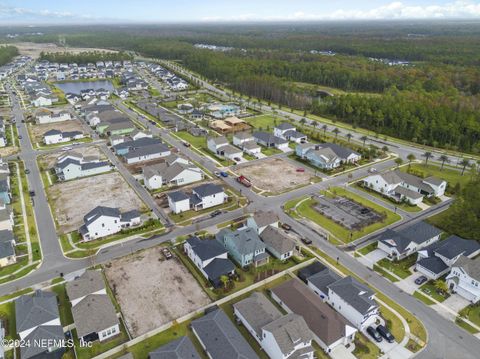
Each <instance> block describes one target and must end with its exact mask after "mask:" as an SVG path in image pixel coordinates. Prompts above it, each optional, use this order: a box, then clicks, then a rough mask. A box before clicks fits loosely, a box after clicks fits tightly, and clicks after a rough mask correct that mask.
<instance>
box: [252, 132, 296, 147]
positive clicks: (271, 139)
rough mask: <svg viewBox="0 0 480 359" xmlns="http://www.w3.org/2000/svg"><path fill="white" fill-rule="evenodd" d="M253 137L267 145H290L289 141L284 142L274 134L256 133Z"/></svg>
mask: <svg viewBox="0 0 480 359" xmlns="http://www.w3.org/2000/svg"><path fill="white" fill-rule="evenodd" d="M253 137H254V138H255V139H256V140H258V141H262V142H265V143H267V144H275V145H278V144H282V143H288V141H287V140H284V139H283V138H280V137H277V136H274V135H273V134H272V133H268V132H254V133H253Z"/></svg>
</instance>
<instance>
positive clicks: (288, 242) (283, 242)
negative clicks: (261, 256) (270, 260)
mask: <svg viewBox="0 0 480 359" xmlns="http://www.w3.org/2000/svg"><path fill="white" fill-rule="evenodd" d="M260 239H261V240H262V241H263V243H265V246H266V247H267V251H268V252H269V253H270V254H271V255H272V256H274V257H275V258H277V259H280V260H287V259H288V258H290V257H291V256H293V252H294V251H295V242H294V240H293V239H291V238H290V237H289V236H287V235H286V234H285V233H284V232H283V231H282V230H280V229H279V228H276V227H273V226H268V227H267V228H265V229H264V230H263V231H262V233H261V234H260Z"/></svg>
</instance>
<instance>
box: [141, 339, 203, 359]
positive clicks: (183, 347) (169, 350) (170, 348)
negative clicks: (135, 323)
mask: <svg viewBox="0 0 480 359" xmlns="http://www.w3.org/2000/svg"><path fill="white" fill-rule="evenodd" d="M148 358H149V359H200V355H199V354H198V352H197V350H196V349H195V347H194V345H193V343H192V341H191V340H190V338H189V337H181V338H178V339H177V340H174V341H171V342H170V343H167V344H165V345H163V346H161V347H160V348H158V349H156V350H154V351H153V352H151V353H150V354H148Z"/></svg>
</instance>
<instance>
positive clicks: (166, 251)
mask: <svg viewBox="0 0 480 359" xmlns="http://www.w3.org/2000/svg"><path fill="white" fill-rule="evenodd" d="M162 253H163V256H164V257H165V259H167V260H168V259H172V257H173V256H172V252H170V250H169V249H168V248H163V249H162Z"/></svg>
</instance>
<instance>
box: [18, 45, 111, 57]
mask: <svg viewBox="0 0 480 359" xmlns="http://www.w3.org/2000/svg"><path fill="white" fill-rule="evenodd" d="M14 45H15V46H16V47H17V48H18V51H19V52H20V54H21V55H27V56H32V57H39V56H40V53H41V52H42V51H44V52H65V51H67V52H69V53H74V54H78V53H80V52H86V51H104V52H116V51H113V50H107V49H95V48H82V47H78V48H68V49H65V48H64V47H60V46H57V45H56V44H49V43H44V44H41V43H38V44H37V43H34V42H18V43H15V44H14Z"/></svg>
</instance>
